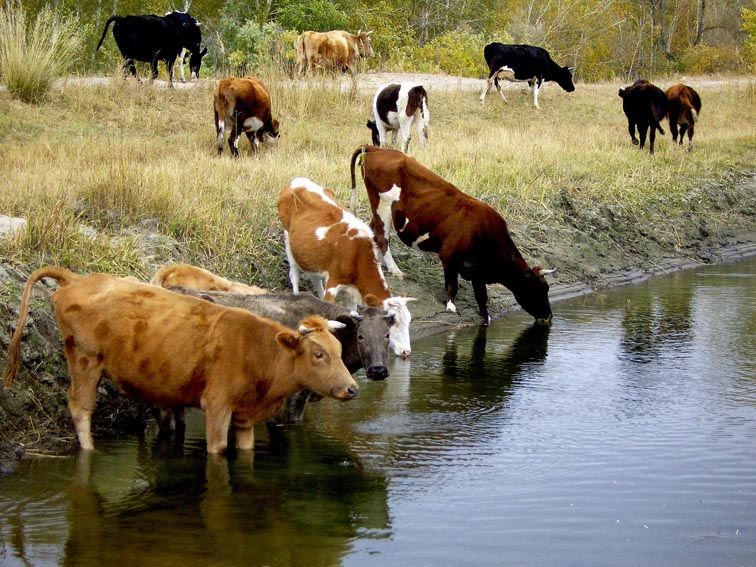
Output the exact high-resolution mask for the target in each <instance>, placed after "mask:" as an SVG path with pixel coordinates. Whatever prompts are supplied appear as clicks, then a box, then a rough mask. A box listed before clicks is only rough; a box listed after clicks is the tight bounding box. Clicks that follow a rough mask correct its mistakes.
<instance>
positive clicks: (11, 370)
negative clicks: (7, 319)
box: [3, 266, 81, 388]
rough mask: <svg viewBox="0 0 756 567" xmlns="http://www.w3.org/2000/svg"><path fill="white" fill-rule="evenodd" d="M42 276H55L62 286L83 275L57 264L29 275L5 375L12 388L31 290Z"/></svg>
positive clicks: (16, 372)
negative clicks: (58, 266)
mask: <svg viewBox="0 0 756 567" xmlns="http://www.w3.org/2000/svg"><path fill="white" fill-rule="evenodd" d="M42 278H53V279H55V280H58V283H60V285H61V286H66V285H68V284H70V283H71V282H73V281H75V280H78V279H80V278H81V276H78V275H76V274H74V273H73V272H69V271H68V270H65V269H63V268H56V267H55V266H46V267H44V268H40V269H38V270H37V271H35V272H34V273H33V274H32V275H31V276H29V281H27V282H26V287H25V288H24V293H23V295H22V296H21V307H20V308H19V316H18V324H17V325H16V329H15V331H13V337H12V338H11V342H10V346H9V347H8V369H7V370H6V371H5V376H3V382H5V387H6V388H10V386H11V385H12V384H13V381H14V380H15V379H16V374H18V367H19V364H20V363H21V337H22V335H23V334H24V325H25V324H26V319H27V316H28V314H29V298H30V297H31V291H32V288H33V287H34V284H35V283H37V282H38V281H39V280H41V279H42Z"/></svg>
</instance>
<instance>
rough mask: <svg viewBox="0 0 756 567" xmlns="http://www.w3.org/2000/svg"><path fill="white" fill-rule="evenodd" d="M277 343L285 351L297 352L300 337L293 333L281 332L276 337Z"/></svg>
mask: <svg viewBox="0 0 756 567" xmlns="http://www.w3.org/2000/svg"><path fill="white" fill-rule="evenodd" d="M276 342H278V344H280V345H281V346H282V347H284V348H285V349H288V350H292V351H296V350H297V348H298V347H299V336H298V335H297V334H296V333H295V332H293V331H281V332H280V333H278V334H277V335H276Z"/></svg>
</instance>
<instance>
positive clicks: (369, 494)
mask: <svg viewBox="0 0 756 567" xmlns="http://www.w3.org/2000/svg"><path fill="white" fill-rule="evenodd" d="M270 447H271V451H270V452H269V453H263V454H258V455H256V457H255V460H254V464H253V462H252V461H251V460H250V459H243V458H236V459H234V458H229V459H220V458H207V457H206V455H205V454H204V450H203V447H202V445H201V444H197V443H196V442H194V440H189V441H187V444H186V447H182V444H181V440H180V437H176V436H172V435H163V436H161V437H160V438H159V439H158V440H157V441H156V442H154V443H153V444H151V445H148V444H146V443H145V444H143V446H141V447H140V448H139V449H138V455H137V461H138V464H137V466H134V463H133V462H130V463H122V464H121V465H120V466H119V465H117V464H115V465H114V463H113V458H114V457H113V455H105V454H100V453H92V452H87V451H80V452H78V453H77V455H76V464H75V468H74V473H73V478H72V482H71V506H70V512H69V517H70V521H69V529H68V541H67V542H66V545H65V558H64V560H63V561H62V563H61V564H62V565H95V564H98V565H99V564H113V565H192V564H205V565H209V564H223V565H246V564H255V565H266V564H267V565H293V564H296V563H297V562H298V558H300V557H301V556H302V554H303V553H305V554H306V557H307V559H306V562H307V564H308V565H312V566H314V567H321V566H322V567H326V566H329V567H330V566H335V565H340V564H342V562H343V559H344V556H345V555H346V553H347V552H348V551H349V549H350V548H349V543H350V541H352V540H353V539H354V538H356V537H358V535H359V537H362V538H364V537H370V535H371V534H375V537H385V536H386V534H387V532H388V530H389V527H390V520H389V512H388V493H387V481H386V479H385V478H384V477H382V476H380V475H377V474H376V473H374V472H368V471H366V470H364V469H363V467H362V465H361V463H360V462H359V461H358V460H357V459H356V458H355V456H354V455H353V454H352V453H351V452H350V451H349V449H348V448H347V447H346V446H345V445H344V444H343V443H342V442H341V441H339V440H335V439H333V438H325V437H322V436H317V437H316V436H312V435H310V434H308V432H307V431H306V430H305V429H304V428H294V429H292V430H290V431H286V432H284V433H283V434H282V436H281V439H278V440H275V441H274V440H271V443H270ZM126 458H127V459H133V456H131V457H128V456H127V457H126ZM114 466H115V467H118V469H119V470H121V471H124V470H134V471H135V472H134V475H133V476H134V478H133V479H132V480H130V481H128V482H127V484H128V486H130V487H132V488H129V489H127V488H124V487H123V482H121V484H120V485H119V486H120V489H119V494H121V495H122V496H120V497H117V498H114V497H112V493H113V490H114V489H115V488H116V487H114V486H113V484H112V480H109V479H112V474H110V473H112V470H113V467H114ZM127 474H128V473H127ZM119 476H121V477H123V474H121V475H119ZM109 482H110V484H108V483H109ZM100 487H101V488H100ZM106 495H111V496H109V497H108V496H106ZM303 550H306V551H303Z"/></svg>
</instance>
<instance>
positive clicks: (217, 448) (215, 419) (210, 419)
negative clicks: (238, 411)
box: [200, 399, 231, 454]
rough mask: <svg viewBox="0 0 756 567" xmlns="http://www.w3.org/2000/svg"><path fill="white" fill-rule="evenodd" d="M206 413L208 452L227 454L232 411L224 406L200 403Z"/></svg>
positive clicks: (205, 401) (203, 400)
mask: <svg viewBox="0 0 756 567" xmlns="http://www.w3.org/2000/svg"><path fill="white" fill-rule="evenodd" d="M200 406H201V407H202V410H203V411H204V412H205V436H206V437H207V452H208V453H211V454H218V453H223V452H225V450H226V448H227V447H228V428H229V426H230V425H231V410H230V409H229V408H227V407H224V406H223V404H219V403H212V402H208V401H207V400H205V399H202V400H201V402H200Z"/></svg>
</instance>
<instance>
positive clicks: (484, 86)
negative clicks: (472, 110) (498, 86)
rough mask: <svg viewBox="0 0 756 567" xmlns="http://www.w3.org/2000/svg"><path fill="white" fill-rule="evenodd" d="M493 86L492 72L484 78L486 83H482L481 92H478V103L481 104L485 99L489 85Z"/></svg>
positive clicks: (489, 88)
mask: <svg viewBox="0 0 756 567" xmlns="http://www.w3.org/2000/svg"><path fill="white" fill-rule="evenodd" d="M492 86H493V74H492V75H491V76H490V77H488V79H487V80H486V84H485V85H483V92H482V93H480V99H479V100H480V104H483V103H484V102H485V101H486V95H487V94H488V91H489V90H491V87H492Z"/></svg>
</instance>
